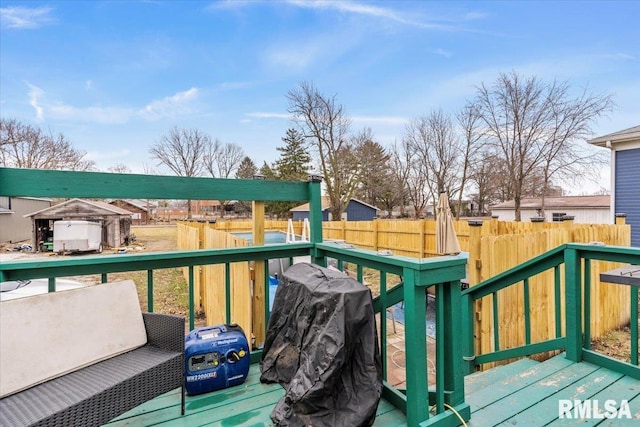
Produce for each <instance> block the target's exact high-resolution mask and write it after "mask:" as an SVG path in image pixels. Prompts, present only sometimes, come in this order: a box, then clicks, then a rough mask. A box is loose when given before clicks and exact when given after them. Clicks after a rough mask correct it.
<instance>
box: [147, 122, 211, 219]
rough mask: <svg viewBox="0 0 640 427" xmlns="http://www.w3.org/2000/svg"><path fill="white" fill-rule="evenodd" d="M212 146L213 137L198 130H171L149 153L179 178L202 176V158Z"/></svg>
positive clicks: (188, 212) (189, 206) (176, 128)
mask: <svg viewBox="0 0 640 427" xmlns="http://www.w3.org/2000/svg"><path fill="white" fill-rule="evenodd" d="M210 145H211V137H210V136H209V135H207V134H205V133H203V132H201V131H199V130H198V129H180V128H178V127H177V126H176V127H174V128H173V129H171V130H169V132H167V134H166V135H163V136H162V137H161V138H160V139H159V140H158V142H156V143H155V144H154V145H153V146H151V148H150V149H149V152H150V153H151V157H152V158H154V159H156V160H157V161H158V166H159V165H164V166H167V167H168V168H169V169H170V170H171V171H172V172H173V173H175V174H176V175H178V176H188V177H193V176H201V175H202V173H203V169H204V167H203V163H202V157H203V156H204V154H205V152H206V150H207V148H208V147H209V146H210ZM187 216H188V218H191V216H192V215H191V200H188V203H187Z"/></svg>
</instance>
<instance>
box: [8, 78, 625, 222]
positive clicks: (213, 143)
mask: <svg viewBox="0 0 640 427" xmlns="http://www.w3.org/2000/svg"><path fill="white" fill-rule="evenodd" d="M286 99H287V102H288V105H287V111H288V112H289V114H290V115H291V122H292V126H291V127H290V128H289V129H287V131H286V134H285V136H284V137H282V142H283V145H282V146H278V147H277V150H278V152H279V157H278V159H277V160H276V161H275V162H274V163H272V164H268V163H267V162H264V163H263V164H262V165H261V167H258V166H257V165H256V164H255V162H254V161H253V160H252V159H251V158H250V157H249V156H247V155H246V154H245V153H244V151H243V150H242V148H241V147H240V146H239V145H237V144H234V143H222V142H221V141H220V140H218V139H213V138H211V136H209V135H208V134H207V133H205V132H202V131H201V130H198V129H187V128H180V127H177V126H176V127H174V128H172V129H170V130H169V131H168V132H167V133H166V134H164V135H162V136H161V137H160V138H159V139H158V140H157V141H156V142H155V143H154V144H153V145H152V146H151V147H150V149H149V154H150V156H151V158H152V159H153V160H154V161H155V162H156V164H157V166H160V165H163V166H166V167H167V168H168V169H170V170H171V171H172V172H173V173H174V174H176V175H179V176H190V177H194V176H211V177H217V178H238V179H252V178H254V177H256V176H257V175H260V176H261V177H262V178H264V179H274V180H306V179H307V175H308V174H309V173H310V171H314V172H316V173H317V174H320V175H321V176H322V177H323V178H324V188H325V192H326V195H327V196H328V198H329V202H330V208H329V209H330V212H331V215H332V218H340V217H341V214H342V213H343V212H344V210H345V209H346V206H347V204H348V203H349V200H350V199H352V198H357V199H360V200H362V201H364V202H366V203H369V204H371V205H374V206H376V207H378V208H380V209H382V210H384V211H388V212H391V211H393V210H394V209H396V208H399V209H400V214H401V215H407V212H405V207H406V206H410V207H411V208H412V209H411V211H412V215H413V216H415V217H421V216H423V215H425V213H426V210H427V207H428V206H429V204H432V205H435V203H436V200H437V197H438V194H439V193H440V192H447V193H448V194H449V197H450V199H451V201H452V202H453V207H454V210H455V212H456V214H457V215H458V216H460V215H461V214H462V213H463V211H464V208H463V197H465V198H468V199H471V200H472V201H473V209H471V211H468V212H465V213H467V214H472V215H473V214H485V213H486V212H487V211H488V208H489V206H490V205H491V204H493V203H495V202H499V201H505V200H514V201H515V209H516V220H520V219H521V218H520V204H521V201H522V199H523V198H524V197H541V198H542V200H543V211H544V198H545V197H547V196H550V195H559V194H561V192H562V188H561V186H560V183H563V182H569V181H573V182H574V183H578V182H580V181H581V180H584V179H588V178H589V177H590V176H591V175H595V174H596V173H597V172H598V171H599V167H600V166H601V165H602V164H603V163H605V162H606V161H607V157H606V155H604V154H603V153H598V152H594V151H590V150H589V149H588V147H587V146H586V145H585V144H584V140H585V139H586V138H588V137H589V136H590V135H591V134H592V130H591V129H592V126H593V125H594V124H595V122H596V120H597V119H598V118H600V117H602V116H604V115H606V114H607V113H609V112H611V111H613V109H614V102H613V97H612V95H610V94H593V93H591V92H590V91H589V90H588V89H583V90H582V91H580V92H579V93H578V94H577V95H574V92H573V91H572V90H571V87H570V84H569V83H568V82H559V81H556V80H554V81H551V82H545V81H543V80H542V79H540V78H538V77H536V76H530V77H525V76H521V75H519V74H518V73H516V72H510V73H501V74H500V75H499V77H498V78H497V79H496V80H495V81H494V82H493V83H491V84H489V85H485V84H484V83H482V84H481V85H480V86H478V87H476V91H475V95H474V97H473V98H472V99H470V100H467V101H466V103H465V104H464V106H462V108H460V109H459V110H458V111H455V112H453V113H447V112H445V111H443V110H441V109H435V110H432V111H429V112H427V113H426V114H424V115H422V116H419V117H416V118H413V119H411V120H410V121H409V123H407V125H406V126H405V129H404V131H403V134H402V136H401V138H400V140H399V141H396V142H395V143H394V144H392V145H391V146H390V147H385V146H383V145H382V144H380V143H379V142H378V141H376V138H375V135H374V133H373V131H372V130H371V129H370V128H367V127H365V128H362V129H357V130H354V129H353V126H352V123H351V120H350V119H349V116H348V114H347V113H346V110H345V108H344V106H343V105H342V104H341V103H340V102H339V101H338V99H337V96H336V95H330V96H329V95H326V94H324V93H322V92H321V91H320V90H319V89H318V88H317V87H316V86H315V85H314V84H313V83H311V82H302V83H300V84H299V85H298V86H297V87H295V88H293V89H291V90H289V91H288V92H287V94H286ZM0 137H1V140H0V162H1V164H2V166H8V167H27V168H48V169H71V170H91V169H95V165H94V164H93V162H91V161H87V160H84V157H85V155H86V153H84V152H82V151H79V150H76V149H74V148H73V146H72V145H71V143H70V142H69V141H67V140H66V138H65V137H64V136H63V135H61V134H58V135H54V134H52V133H51V132H48V133H47V132H44V131H42V130H40V129H38V128H36V127H33V126H30V125H26V124H23V123H20V122H18V121H16V120H13V119H2V120H1V121H0ZM110 170H111V171H112V172H130V170H128V167H127V166H125V165H116V166H114V167H112V168H110ZM220 202H221V205H222V206H221V207H222V212H224V210H225V207H226V205H227V203H228V201H220ZM188 205H189V212H188V215H189V217H191V212H190V209H191V203H189V204H188ZM295 205H296V202H290V203H289V202H273V203H268V204H267V206H266V209H267V212H269V213H272V214H274V215H278V216H284V215H286V214H287V213H288V211H289V209H291V208H292V207H293V206H295ZM236 209H238V210H240V211H249V210H250V205H249V204H247V203H238V204H237V205H236Z"/></svg>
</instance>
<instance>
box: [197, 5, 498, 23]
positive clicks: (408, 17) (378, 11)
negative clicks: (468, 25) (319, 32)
mask: <svg viewBox="0 0 640 427" xmlns="http://www.w3.org/2000/svg"><path fill="white" fill-rule="evenodd" d="M283 3H286V4H288V5H289V6H294V7H297V8H299V9H315V10H326V11H336V12H339V13H344V14H351V15H359V16H368V17H372V18H379V19H382V20H385V21H387V22H394V23H397V24H401V25H408V26H413V27H418V28H424V29H430V30H440V31H466V30H465V29H463V28H461V27H459V26H458V25H457V23H458V22H469V21H474V20H479V19H482V18H484V17H486V16H487V14H485V13H482V12H468V13H466V14H463V15H459V16H456V18H455V19H429V18H427V17H419V16H418V17H416V16H415V15H414V14H413V13H411V12H403V11H399V10H397V9H393V8H390V7H382V6H377V5H375V4H365V3H362V2H358V1H350V0H348V1H345V0H286V1H285V2H283ZM256 4H282V3H280V2H255V1H243V0H237V1H236V0H224V1H219V2H216V3H213V4H211V5H210V6H209V7H207V9H208V10H239V9H242V8H243V7H249V6H255V5H256ZM378 4H379V3H378ZM387 4H393V3H387Z"/></svg>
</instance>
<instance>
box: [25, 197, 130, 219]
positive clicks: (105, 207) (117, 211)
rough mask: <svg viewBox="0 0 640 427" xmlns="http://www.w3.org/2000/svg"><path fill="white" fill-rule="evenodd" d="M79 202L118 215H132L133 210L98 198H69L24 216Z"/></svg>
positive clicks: (27, 216)
mask: <svg viewBox="0 0 640 427" xmlns="http://www.w3.org/2000/svg"><path fill="white" fill-rule="evenodd" d="M78 202H80V203H84V204H87V205H91V206H94V207H96V208H99V209H102V210H104V211H107V212H111V213H114V214H116V215H132V212H129V211H128V210H126V209H122V208H119V207H117V206H114V205H110V204H109V203H106V202H100V201H96V200H86V199H70V200H67V201H65V202H62V203H59V204H57V205H53V206H50V207H48V208H44V209H40V210H39V211H36V212H31V213H30V214H27V215H25V216H24V217H25V218H29V217H32V216H35V215H39V214H41V213H43V212H46V211H48V210H54V209H59V208H61V207H64V206H66V205H70V204H72V203H78Z"/></svg>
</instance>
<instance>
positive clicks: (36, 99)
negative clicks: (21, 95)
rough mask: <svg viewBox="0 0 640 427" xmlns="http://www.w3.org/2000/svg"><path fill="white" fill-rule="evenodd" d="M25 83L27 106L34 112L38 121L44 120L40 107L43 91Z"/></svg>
mask: <svg viewBox="0 0 640 427" xmlns="http://www.w3.org/2000/svg"><path fill="white" fill-rule="evenodd" d="M25 83H26V84H27V86H29V105H31V106H32V107H33V109H34V110H36V118H37V119H38V120H42V119H43V118H44V110H43V109H42V106H40V97H41V96H42V95H43V94H44V91H43V90H42V89H40V88H39V87H38V86H35V85H32V84H31V83H29V82H25Z"/></svg>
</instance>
